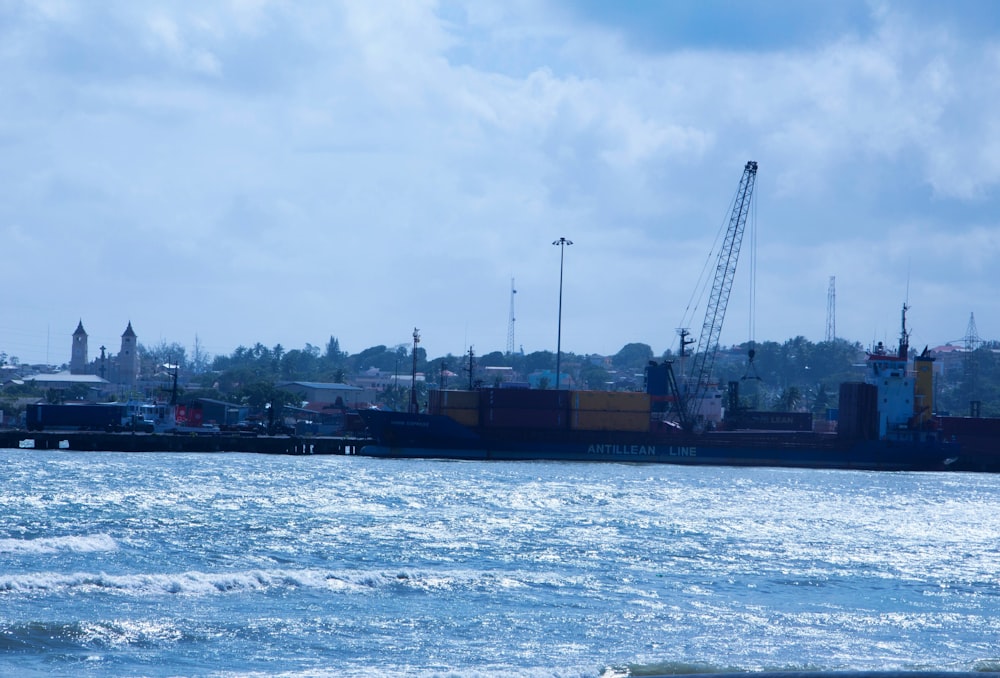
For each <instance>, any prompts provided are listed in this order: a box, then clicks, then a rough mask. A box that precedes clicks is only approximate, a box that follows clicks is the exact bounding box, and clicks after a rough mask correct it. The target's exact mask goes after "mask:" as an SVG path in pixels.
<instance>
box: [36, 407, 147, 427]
mask: <svg viewBox="0 0 1000 678" xmlns="http://www.w3.org/2000/svg"><path fill="white" fill-rule="evenodd" d="M25 415H26V416H25V424H26V426H27V428H28V430H29V431H45V430H59V431H105V432H114V431H144V432H148V433H151V432H152V431H153V425H152V422H150V421H147V420H145V419H142V418H139V417H135V416H130V415H129V414H128V413H127V411H126V408H125V406H124V405H121V404H118V403H107V404H98V405H93V404H83V403H80V404H66V405H52V404H39V403H36V404H32V405H28V407H27V409H26V412H25Z"/></svg>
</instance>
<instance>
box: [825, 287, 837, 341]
mask: <svg viewBox="0 0 1000 678" xmlns="http://www.w3.org/2000/svg"><path fill="white" fill-rule="evenodd" d="M836 338H837V276H833V275H831V276H830V288H829V289H828V290H827V292H826V340H827V341H833V340H834V339H836Z"/></svg>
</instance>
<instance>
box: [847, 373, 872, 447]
mask: <svg viewBox="0 0 1000 678" xmlns="http://www.w3.org/2000/svg"><path fill="white" fill-rule="evenodd" d="M837 410H838V414H839V420H838V424H837V434H838V435H840V436H842V437H844V438H848V439H850V440H858V439H860V440H876V439H877V438H878V430H879V420H878V388H877V387H876V386H874V385H873V384H864V383H861V382H846V383H843V384H841V385H840V402H839V407H838V408H837Z"/></svg>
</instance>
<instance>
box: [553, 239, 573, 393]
mask: <svg viewBox="0 0 1000 678" xmlns="http://www.w3.org/2000/svg"><path fill="white" fill-rule="evenodd" d="M552 244H553V245H558V246H559V323H558V331H557V333H556V390H557V391H558V390H559V388H560V386H561V382H562V379H561V376H562V374H561V372H560V369H561V362H562V288H563V256H564V255H565V253H566V245H572V244H573V241H572V240H567V239H566V238H559V239H558V240H555V241H553V242H552Z"/></svg>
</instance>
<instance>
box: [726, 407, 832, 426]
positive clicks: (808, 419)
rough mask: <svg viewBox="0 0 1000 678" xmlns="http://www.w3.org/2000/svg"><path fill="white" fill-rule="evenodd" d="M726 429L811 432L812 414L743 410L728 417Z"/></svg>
mask: <svg viewBox="0 0 1000 678" xmlns="http://www.w3.org/2000/svg"><path fill="white" fill-rule="evenodd" d="M726 428H728V429H746V430H751V431H811V430H812V428H813V420H812V412H763V411H757V410H743V411H740V412H737V413H735V414H733V415H730V416H728V417H726Z"/></svg>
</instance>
